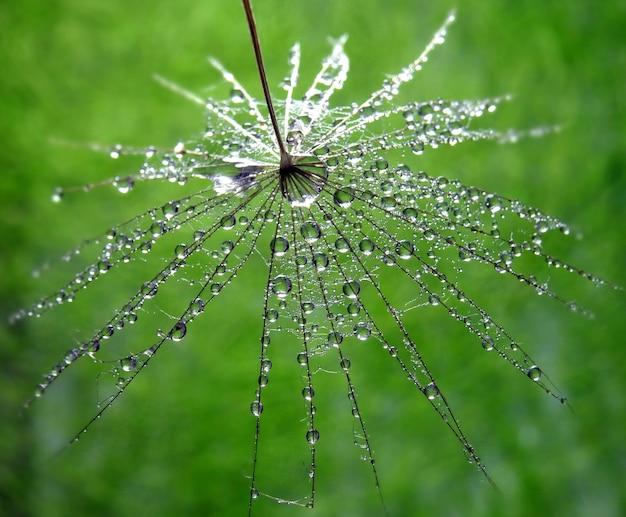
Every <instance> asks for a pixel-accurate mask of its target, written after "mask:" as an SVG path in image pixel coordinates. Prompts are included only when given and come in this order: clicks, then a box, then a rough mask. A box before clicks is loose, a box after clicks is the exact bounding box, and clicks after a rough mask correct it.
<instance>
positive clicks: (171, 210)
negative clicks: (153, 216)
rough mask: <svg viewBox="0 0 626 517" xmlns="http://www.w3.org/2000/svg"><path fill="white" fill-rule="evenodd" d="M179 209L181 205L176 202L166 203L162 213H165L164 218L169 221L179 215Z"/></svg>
mask: <svg viewBox="0 0 626 517" xmlns="http://www.w3.org/2000/svg"><path fill="white" fill-rule="evenodd" d="M178 209H179V204H178V203H177V202H175V201H172V202H171V203H166V204H165V205H163V207H162V208H161V211H162V212H163V217H165V218H166V219H168V220H169V219H172V218H173V217H174V216H175V215H176V214H177V213H178Z"/></svg>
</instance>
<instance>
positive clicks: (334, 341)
mask: <svg viewBox="0 0 626 517" xmlns="http://www.w3.org/2000/svg"><path fill="white" fill-rule="evenodd" d="M342 341H343V335H342V334H341V332H339V331H337V330H333V331H332V332H329V334H328V345H329V346H334V347H338V346H339V345H340V344H341V342H342Z"/></svg>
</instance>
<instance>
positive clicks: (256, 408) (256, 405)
mask: <svg viewBox="0 0 626 517" xmlns="http://www.w3.org/2000/svg"><path fill="white" fill-rule="evenodd" d="M250 413H252V416H255V417H260V416H261V413H263V404H261V402H259V401H258V400H255V401H254V402H252V404H250Z"/></svg>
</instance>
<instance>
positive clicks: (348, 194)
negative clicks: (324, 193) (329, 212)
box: [333, 187, 354, 208]
mask: <svg viewBox="0 0 626 517" xmlns="http://www.w3.org/2000/svg"><path fill="white" fill-rule="evenodd" d="M353 200H354V189H353V188H351V187H350V188H343V189H338V190H336V191H335V194H334V195H333V201H334V203H335V204H336V205H337V206H340V207H341V208H348V207H349V206H350V205H351V204H352V201H353Z"/></svg>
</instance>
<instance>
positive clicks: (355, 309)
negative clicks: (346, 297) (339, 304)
mask: <svg viewBox="0 0 626 517" xmlns="http://www.w3.org/2000/svg"><path fill="white" fill-rule="evenodd" d="M346 311H348V314H350V316H356V315H357V314H359V312H360V311H361V306H360V305H359V304H358V303H356V302H352V303H350V304H349V305H348V306H347V307H346Z"/></svg>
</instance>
